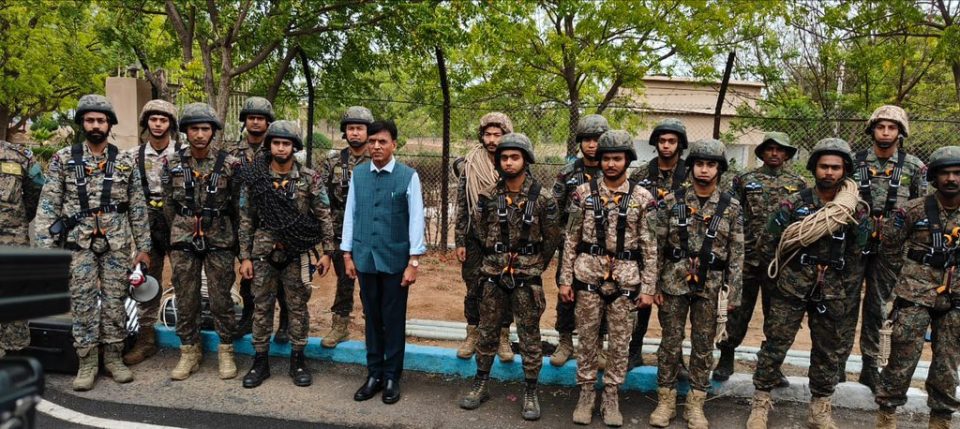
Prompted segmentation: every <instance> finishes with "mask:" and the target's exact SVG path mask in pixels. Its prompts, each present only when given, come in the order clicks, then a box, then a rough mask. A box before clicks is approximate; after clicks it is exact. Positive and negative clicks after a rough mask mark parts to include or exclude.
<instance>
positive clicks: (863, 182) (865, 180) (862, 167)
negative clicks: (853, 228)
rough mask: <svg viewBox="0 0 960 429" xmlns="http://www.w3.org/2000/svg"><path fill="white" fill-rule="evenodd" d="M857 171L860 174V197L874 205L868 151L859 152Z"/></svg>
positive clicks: (871, 205)
mask: <svg viewBox="0 0 960 429" xmlns="http://www.w3.org/2000/svg"><path fill="white" fill-rule="evenodd" d="M857 172H858V173H859V174H860V183H859V184H858V188H859V189H860V199H861V200H863V201H864V202H866V203H867V205H869V206H870V207H873V195H872V194H871V193H870V167H869V166H868V165H867V151H866V150H861V151H860V152H857Z"/></svg>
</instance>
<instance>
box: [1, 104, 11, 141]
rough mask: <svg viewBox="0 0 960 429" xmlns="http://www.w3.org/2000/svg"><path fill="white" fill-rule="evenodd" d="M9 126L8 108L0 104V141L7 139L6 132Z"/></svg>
mask: <svg viewBox="0 0 960 429" xmlns="http://www.w3.org/2000/svg"><path fill="white" fill-rule="evenodd" d="M9 126H10V108H9V107H7V105H6V104H0V140H6V139H7V131H8V128H7V127H9Z"/></svg>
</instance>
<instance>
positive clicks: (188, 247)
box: [170, 242, 233, 257]
mask: <svg viewBox="0 0 960 429" xmlns="http://www.w3.org/2000/svg"><path fill="white" fill-rule="evenodd" d="M170 250H178V251H181V252H186V253H190V254H193V255H195V256H201V257H202V256H204V255H206V254H207V253H210V252H220V251H225V250H230V251H232V250H233V249H232V248H230V247H218V246H210V245H204V247H203V248H202V249H198V248H197V247H196V246H194V245H193V243H182V242H181V243H176V244H171V245H170Z"/></svg>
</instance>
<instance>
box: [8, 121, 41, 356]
mask: <svg viewBox="0 0 960 429" xmlns="http://www.w3.org/2000/svg"><path fill="white" fill-rule="evenodd" d="M43 183H44V178H43V172H42V171H41V169H40V164H38V163H37V162H35V161H34V159H33V152H31V151H30V149H27V148H25V147H23V146H20V145H18V144H13V143H9V142H6V141H4V140H0V223H2V224H3V226H4V227H3V229H0V245H3V246H24V247H29V246H30V236H29V234H28V232H29V229H30V227H29V225H30V221H31V220H32V219H33V216H34V215H36V213H37V201H38V200H39V198H40V189H41V188H42V187H43ZM28 345H30V331H29V330H28V329H27V322H26V321H18V322H10V323H4V324H0V358H2V357H3V356H4V355H5V354H6V352H8V351H15V350H21V349H23V348H24V347H26V346H28Z"/></svg>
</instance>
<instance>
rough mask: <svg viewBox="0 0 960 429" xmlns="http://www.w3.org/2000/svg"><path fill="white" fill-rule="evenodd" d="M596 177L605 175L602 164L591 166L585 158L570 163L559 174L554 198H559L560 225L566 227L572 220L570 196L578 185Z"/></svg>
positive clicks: (554, 188)
mask: <svg viewBox="0 0 960 429" xmlns="http://www.w3.org/2000/svg"><path fill="white" fill-rule="evenodd" d="M594 177H603V172H602V171H601V170H600V165H596V166H594V167H589V166H587V165H586V164H584V162H583V158H577V159H576V160H575V161H573V162H571V163H568V164H567V165H565V166H564V167H563V169H562V170H560V173H558V174H557V179H556V180H555V181H554V182H553V198H554V199H555V200H557V206H558V207H560V210H561V211H560V226H561V227H566V226H567V221H569V220H570V212H571V211H572V210H573V204H572V203H571V202H570V196H571V195H573V192H574V191H575V190H576V189H577V187H578V186H580V185H582V184H584V183H587V182H588V181H590V179H593V178H594Z"/></svg>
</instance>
